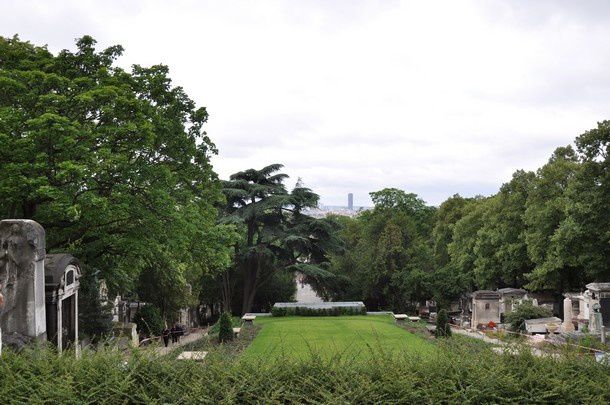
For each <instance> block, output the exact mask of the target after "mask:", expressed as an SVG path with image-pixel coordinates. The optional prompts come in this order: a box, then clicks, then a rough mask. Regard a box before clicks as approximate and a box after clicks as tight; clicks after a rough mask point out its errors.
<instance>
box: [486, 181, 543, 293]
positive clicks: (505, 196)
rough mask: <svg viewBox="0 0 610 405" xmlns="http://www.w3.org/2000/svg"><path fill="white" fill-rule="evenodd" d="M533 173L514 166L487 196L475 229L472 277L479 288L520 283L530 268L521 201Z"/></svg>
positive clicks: (530, 185) (519, 285) (523, 210)
mask: <svg viewBox="0 0 610 405" xmlns="http://www.w3.org/2000/svg"><path fill="white" fill-rule="evenodd" d="M534 177H535V175H534V173H532V172H524V171H522V170H518V171H517V172H515V174H513V178H512V180H511V181H510V182H508V183H506V184H504V185H502V187H501V188H500V192H499V193H498V194H496V195H495V196H493V197H492V198H490V199H489V200H488V201H487V202H486V204H487V205H488V209H487V210H486V211H485V213H484V214H483V218H482V222H483V223H482V226H481V228H480V229H479V230H478V231H477V242H476V245H475V249H474V253H475V255H476V258H475V278H476V280H477V284H478V285H480V286H482V287H483V288H496V287H505V286H508V287H522V286H523V285H524V284H525V274H527V273H529V272H530V271H531V270H532V269H533V265H532V262H531V261H530V259H529V256H528V254H527V246H526V240H525V235H526V232H525V222H524V220H523V217H524V214H525V204H526V201H527V197H528V195H529V192H530V190H531V187H532V182H533V181H534Z"/></svg>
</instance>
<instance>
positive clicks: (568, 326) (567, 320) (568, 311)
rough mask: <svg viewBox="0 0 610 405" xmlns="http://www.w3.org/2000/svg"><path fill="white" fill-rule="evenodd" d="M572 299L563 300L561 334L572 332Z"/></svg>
mask: <svg viewBox="0 0 610 405" xmlns="http://www.w3.org/2000/svg"><path fill="white" fill-rule="evenodd" d="M573 316H574V315H573V314H572V299H571V298H565V299H564V300H563V324H562V325H561V330H562V331H563V332H573V331H574V324H573V323H572V318H573Z"/></svg>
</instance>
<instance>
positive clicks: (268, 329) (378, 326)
mask: <svg viewBox="0 0 610 405" xmlns="http://www.w3.org/2000/svg"><path fill="white" fill-rule="evenodd" d="M255 323H256V324H257V325H260V326H262V329H261V331H260V332H259V334H258V335H257V337H256V338H255V339H254V341H253V342H252V344H251V345H250V347H249V348H248V349H247V350H246V352H245V357H246V358H265V359H277V358H281V357H283V356H287V357H289V358H293V359H299V360H307V359H310V358H312V357H315V356H320V357H321V358H323V359H329V358H338V357H340V358H342V359H343V360H345V359H348V360H349V359H352V358H370V357H371V355H378V354H380V353H385V354H386V355H399V354H400V353H405V352H409V353H421V354H422V355H426V354H429V353H431V352H433V351H434V350H435V348H434V345H432V344H430V343H428V342H426V341H425V340H424V339H422V338H421V337H419V336H416V335H413V334H411V333H409V332H407V331H406V330H404V329H402V328H399V327H397V326H396V325H395V324H394V319H393V318H392V317H391V316H389V315H368V316H335V317H293V316H287V317H278V318H275V317H258V318H257V319H256V321H255Z"/></svg>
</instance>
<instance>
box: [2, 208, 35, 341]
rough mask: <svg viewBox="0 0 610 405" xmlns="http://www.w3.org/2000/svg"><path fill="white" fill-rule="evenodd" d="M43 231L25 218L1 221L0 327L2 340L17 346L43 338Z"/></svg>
mask: <svg viewBox="0 0 610 405" xmlns="http://www.w3.org/2000/svg"><path fill="white" fill-rule="evenodd" d="M45 255H46V250H45V232H44V229H43V228H42V226H40V224H38V223H37V222H35V221H31V220H27V219H6V220H3V221H0V284H2V290H1V291H0V293H1V294H2V295H3V296H4V305H3V307H2V308H0V329H1V330H2V340H3V341H4V343H6V344H9V345H12V346H17V347H20V346H22V345H24V344H26V343H28V342H31V341H38V340H45V339H46V312H45V283H44V276H45V274H44V259H45Z"/></svg>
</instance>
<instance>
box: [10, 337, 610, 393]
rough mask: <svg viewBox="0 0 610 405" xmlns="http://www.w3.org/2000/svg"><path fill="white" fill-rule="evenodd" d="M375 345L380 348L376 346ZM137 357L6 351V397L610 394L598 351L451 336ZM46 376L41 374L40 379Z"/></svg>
mask: <svg viewBox="0 0 610 405" xmlns="http://www.w3.org/2000/svg"><path fill="white" fill-rule="evenodd" d="M371 349H372V350H376V348H375V347H374V346H373V347H372V348H371ZM145 353H146V352H143V351H139V350H136V351H134V352H133V353H132V356H131V357H129V358H125V357H123V356H122V355H121V354H120V353H118V352H116V351H113V350H101V351H99V352H97V353H92V352H85V353H83V356H82V358H81V359H75V358H74V356H71V355H68V354H66V355H64V356H57V355H56V354H55V353H54V352H52V351H42V350H29V351H25V352H23V353H21V354H14V353H11V352H5V353H3V355H2V359H1V361H0V374H1V375H2V379H0V398H2V399H3V402H4V403H42V402H46V403H92V402H93V403H100V404H105V403H107V404H116V403H195V402H196V403H202V402H203V403H299V404H300V403H339V402H340V403H343V402H346V401H348V402H352V403H388V402H397V403H398V402H400V403H422V402H424V403H458V402H459V403H515V402H520V403H541V402H542V403H565V404H573V403H608V402H609V401H610V391H609V390H608V386H610V368H609V367H608V366H605V365H602V364H598V363H595V362H594V361H593V360H591V359H589V358H583V357H578V356H572V355H567V357H562V358H560V359H558V360H554V359H552V358H535V357H533V356H531V355H528V354H527V353H523V354H519V355H501V356H499V355H496V354H494V353H492V352H491V351H490V350H488V349H486V348H484V347H483V348H482V347H479V346H476V345H463V344H461V343H460V342H459V341H458V342H456V341H454V340H453V339H449V340H443V342H442V344H441V345H439V347H438V350H437V351H436V352H435V354H433V355H428V356H420V355H418V354H417V353H413V352H403V353H401V354H396V353H392V354H391V355H389V354H384V352H383V351H377V352H376V356H374V357H370V358H369V360H368V361H363V360H358V361H356V360H354V359H353V358H351V357H350V356H348V355H344V356H337V357H334V358H332V359H324V358H320V357H315V356H310V357H309V358H308V359H306V360H295V359H293V358H291V357H289V356H286V357H279V358H277V359H274V360H273V359H272V360H270V359H262V358H256V359H250V360H247V361H246V360H238V361H232V360H227V359H228V358H230V357H227V356H225V355H223V354H221V355H218V356H214V355H211V356H210V357H209V358H208V359H206V361H205V363H204V364H203V366H202V364H200V363H196V362H189V361H177V360H174V359H171V358H170V357H169V356H166V357H161V358H158V357H151V356H150V355H148V354H145ZM33 376H37V377H36V378H32V377H33Z"/></svg>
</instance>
